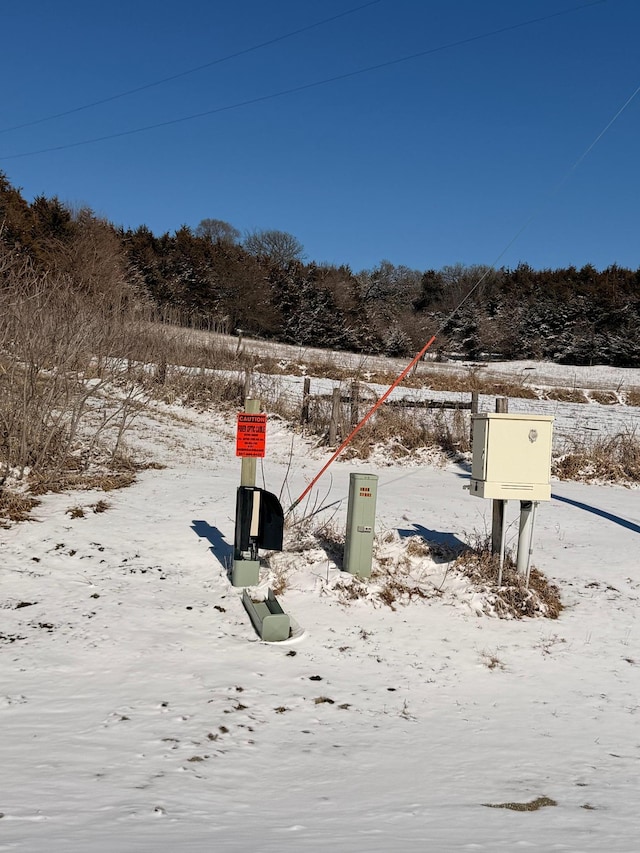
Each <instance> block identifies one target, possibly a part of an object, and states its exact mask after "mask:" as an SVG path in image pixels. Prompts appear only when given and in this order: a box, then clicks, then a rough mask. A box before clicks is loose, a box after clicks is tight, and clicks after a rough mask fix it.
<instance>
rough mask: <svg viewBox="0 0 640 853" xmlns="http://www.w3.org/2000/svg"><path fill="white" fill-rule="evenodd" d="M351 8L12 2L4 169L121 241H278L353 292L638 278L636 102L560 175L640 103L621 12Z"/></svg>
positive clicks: (564, 4) (534, 2) (2, 114)
mask: <svg viewBox="0 0 640 853" xmlns="http://www.w3.org/2000/svg"><path fill="white" fill-rule="evenodd" d="M365 3H366V0H323V2H322V3H316V2H305V0H271V2H269V3H267V2H264V0H244V2H236V3H228V2H225V3H221V2H217V0H192V2H190V3H188V4H187V3H185V4H176V3H171V4H169V3H164V2H157V0H156V2H153V3H152V2H149V0H135V2H131V0H129V2H122V0H115V1H114V2H111V3H109V4H104V3H100V4H98V3H96V2H92V0H83V2H79V1H78V0H58V2H56V3H55V4H53V3H50V2H43V1H42V0H33V2H30V3H28V4H21V3H16V2H14V3H11V4H7V5H6V6H5V8H4V9H3V12H2V20H3V46H2V52H1V54H0V67H1V70H2V80H3V87H2V98H1V101H0V169H1V170H2V171H4V172H5V173H6V174H7V176H8V178H9V180H10V181H11V182H12V183H13V184H14V185H16V186H19V187H21V188H22V191H23V193H24V195H25V196H26V197H27V198H29V199H31V198H33V197H34V196H35V195H37V194H40V193H44V194H45V195H48V196H52V195H57V196H58V197H59V198H60V199H62V200H63V201H66V202H71V203H73V204H87V205H89V206H90V207H92V208H93V209H94V210H95V211H96V212H97V213H99V214H101V215H103V216H106V217H107V218H109V219H110V220H111V221H113V222H115V223H116V224H119V225H124V226H125V227H133V228H135V227H137V226H138V225H141V224H146V225H147V226H149V227H150V228H151V229H152V230H153V231H154V232H155V233H158V234H159V233H163V232H165V231H169V232H172V231H174V230H175V229H177V228H179V227H180V226H181V225H182V224H187V225H190V226H192V227H195V226H196V225H197V224H198V222H199V221H200V220H201V219H203V218H205V217H212V218H216V219H224V220H227V221H228V222H230V223H231V224H233V225H234V226H235V227H236V228H238V229H239V230H240V231H242V232H245V231H247V230H253V229H256V228H275V229H279V230H283V231H289V232H291V233H292V234H294V235H295V236H296V237H297V238H298V239H299V240H300V241H301V242H302V243H303V245H304V247H305V251H306V255H307V258H308V259H309V260H315V261H319V262H329V263H335V264H342V263H344V264H349V265H350V266H351V268H352V269H354V270H356V271H357V270H360V269H364V268H371V267H373V266H374V265H376V264H377V263H379V261H380V260H382V259H388V260H390V261H391V262H393V263H394V264H405V265H407V266H409V267H413V268H416V269H421V270H424V269H427V268H435V269H440V268H442V267H443V266H445V265H448V264H455V263H463V264H476V263H477V264H491V263H493V262H495V261H496V260H497V261H498V265H505V266H509V267H514V266H516V265H517V264H518V263H519V262H526V263H529V264H531V265H532V266H533V267H535V268H537V269H541V268H547V267H551V268H555V267H561V266H567V265H570V264H574V265H576V266H582V265H583V264H586V263H592V264H593V265H594V266H596V267H597V268H599V269H602V268H604V267H607V266H609V265H610V264H613V263H617V264H619V265H621V266H626V267H630V268H632V269H636V268H638V267H640V239H639V238H640V205H639V203H638V200H639V199H640V168H639V161H638V151H640V93H639V94H638V95H637V96H636V97H634V98H633V99H632V100H631V102H630V103H629V104H628V106H627V107H626V108H625V109H624V110H623V111H622V113H621V114H620V115H619V116H618V117H617V119H616V120H615V121H614V123H613V124H612V125H611V126H610V127H609V129H608V130H607V131H606V133H605V134H604V135H603V136H602V137H601V138H600V139H599V140H598V141H597V143H596V144H595V145H594V146H593V148H592V149H591V150H590V151H589V153H588V154H587V156H586V157H584V159H582V160H581V161H580V162H578V161H579V160H580V158H581V155H583V153H584V152H585V151H586V150H587V149H588V148H589V146H590V145H592V143H594V141H595V140H596V139H597V137H598V135H599V134H600V133H601V132H602V131H603V130H604V128H605V127H606V126H607V124H608V123H609V122H610V121H611V119H612V118H613V117H614V116H615V115H616V113H617V112H618V111H619V110H620V108H621V107H622V106H623V105H624V104H625V102H626V101H627V100H628V99H629V98H630V97H631V96H632V95H633V94H634V92H635V90H636V88H637V87H638V86H639V85H640V52H639V51H638V33H639V32H640V3H638V0H604V2H600V3H589V0H584V2H581V0H485V2H478V0H422V2H418V0H378V2H374V3H370V4H368V5H366V6H364V4H365ZM362 6H364V8H359V9H357V7H362ZM349 10H356V11H353V12H351V13H350V14H346V15H345V14H343V13H345V12H348V11H349ZM565 10H571V11H567V12H566V14H560V15H558V14H557V13H560V12H564V11H565ZM334 16H340V17H335V19H334V20H332V21H327V22H325V23H322V24H320V25H319V26H315V27H313V28H311V29H306V30H305V31H304V32H300V33H298V34H297V35H293V36H291V37H288V38H281V37H282V36H285V35H287V34H288V33H291V32H293V31H295V30H301V29H303V28H308V27H310V25H313V24H316V23H319V22H321V21H323V20H325V19H328V18H331V17H334ZM547 16H549V17H547ZM551 16H552V17H551ZM533 19H544V20H537V21H536V22H534V23H528V24H525V22H527V21H532V20H533ZM520 24H525V25H523V26H518V25H520ZM500 30H501V31H502V32H498V31H500ZM485 34H487V35H486V37H484V36H485ZM276 39H277V40H276ZM270 40H276V41H274V42H273V43H272V44H269V45H267V46H264V47H261V48H258V49H255V50H249V51H248V52H244V53H241V52H242V51H247V49H249V48H253V47H256V46H257V45H260V44H262V43H263V42H267V41H270ZM425 51H430V52H429V53H426V54H425V55H423V56H417V57H414V58H412V59H408V60H406V61H402V62H394V61H395V60H398V59H402V58H403V57H407V56H410V55H413V54H416V53H424V52H425ZM231 54H240V55H237V56H235V57H233V58H230V59H224V58H225V57H228V56H230V55H231ZM220 59H221V60H223V61H219V62H216V63H215V64H210V63H213V62H214V61H215V60H220ZM385 63H393V64H387V65H385ZM205 64H209V66H208V67H206V68H204V69H202V70H200V71H197V72H195V73H192V74H185V75H183V76H180V77H177V79H173V80H171V81H169V82H166V83H163V84H161V85H157V86H152V87H150V88H145V89H143V90H142V91H138V92H136V93H134V94H131V95H128V96H126V97H122V98H115V99H113V100H110V101H108V102H107V103H104V104H101V105H98V106H95V107H92V108H89V109H81V110H77V109H76V108H78V107H82V106H84V105H86V104H89V103H92V102H95V101H99V100H102V99H106V98H111V97H112V96H114V95H117V94H119V93H122V92H125V91H128V90H131V89H134V88H138V87H143V86H146V85H147V84H150V83H154V82H156V81H158V80H160V79H161V78H166V77H171V76H174V75H179V74H182V72H185V71H189V70H190V69H193V68H195V67H197V66H201V65H205ZM371 66H383V67H377V68H374V69H373V70H369V71H366V72H364V73H359V74H356V75H353V76H347V77H344V78H343V79H339V80H333V81H332V82H326V83H322V84H321V85H314V86H311V87H309V88H303V89H300V90H299V91H294V92H289V93H288V94H282V95H278V93H281V92H284V91H286V90H291V89H296V88H298V87H305V86H307V85H308V84H314V83H320V82H321V81H326V80H328V79H329V78H334V77H340V76H341V75H351V74H352V72H356V71H360V70H362V69H367V68H371ZM271 95H277V97H265V96H271ZM262 98H265V99H264V100H257V101H255V102H254V103H250V104H245V105H243V106H238V105H239V104H243V102H246V101H252V100H255V99H262ZM69 110H76V111H74V112H72V113H71V114H69V115H65V116H62V117H59V118H56V119H55V120H50V121H40V122H39V123H37V124H30V126H25V127H20V128H17V129H15V128H16V126H17V125H23V124H28V123H31V122H34V121H38V120H40V119H42V118H45V117H48V116H50V115H52V114H57V113H63V112H67V111H69ZM214 110H217V112H212V111H214ZM203 112H209V113H210V114H209V115H204V116H201V117H199V118H194V119H190V120H187V121H180V122H177V123H174V124H170V125H167V126H164V127H159V128H156V129H152V130H146V131H142V132H139V133H134V134H128V135H124V136H120V137H117V138H112V139H104V140H102V141H99V142H92V143H90V144H83V145H76V144H75V143H79V142H83V141H85V140H91V139H95V138H97V137H104V136H111V135H113V134H118V133H122V132H126V131H130V130H135V129H137V128H142V127H145V126H148V125H154V124H159V123H163V122H168V121H172V120H174V119H182V118H185V117H188V116H190V115H193V114H197V113H203ZM12 128H14V129H12ZM69 145H72V146H73V147H64V146H69ZM58 147H59V148H60V150H54V151H47V152H45V153H38V154H30V153H29V152H34V151H41V150H42V149H47V148H58ZM24 154H27V155H28V156H15V155H24ZM576 163H577V166H576ZM574 166H576V167H575V168H573V167H574ZM526 223H529V224H528V225H527V227H526V228H525V229H524V231H522V233H521V234H519V236H517V239H515V240H514V238H516V235H518V233H519V232H520V230H521V229H522V228H523V226H524V225H525V224H526ZM512 241H513V243H512ZM511 243H512V245H510V244H511Z"/></svg>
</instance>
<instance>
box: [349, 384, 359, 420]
mask: <svg viewBox="0 0 640 853" xmlns="http://www.w3.org/2000/svg"><path fill="white" fill-rule="evenodd" d="M359 403H360V383H359V382H357V381H355V382H352V383H351V426H352V427H355V426H357V425H358V423H359V422H360V408H359Z"/></svg>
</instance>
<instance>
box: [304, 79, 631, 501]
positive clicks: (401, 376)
mask: <svg viewBox="0 0 640 853" xmlns="http://www.w3.org/2000/svg"><path fill="white" fill-rule="evenodd" d="M639 92H640V86H638V87H637V88H636V89H635V91H634V92H633V93H632V94H631V95H630V96H629V97H628V98H627V100H626V101H625V102H624V104H623V105H622V106H621V107H620V108H619V109H618V110H617V112H616V113H615V114H614V115H613V117H612V118H611V119H609V121H608V122H607V124H606V125H605V126H604V127H603V129H602V130H601V131H600V133H598V135H597V136H596V137H595V139H594V140H593V141H592V142H591V143H590V144H589V145H588V146H587V147H586V148H585V150H584V151H583V152H582V154H581V155H580V156H579V157H578V159H577V160H576V161H575V162H574V163H573V165H572V166H570V167H569V169H567V171H566V172H565V174H564V175H563V177H562V179H561V180H560V181H559V182H558V183H557V184H556V185H555V187H553V188H552V189H551V191H550V192H549V193H548V195H547V198H546V199H545V203H546V202H548V201H549V200H550V199H551V198H553V196H554V195H556V193H557V192H558V191H559V190H560V189H561V188H562V187H563V186H564V184H565V183H566V182H567V181H568V180H569V178H570V177H571V175H572V174H573V172H574V171H575V170H576V169H577V168H578V166H579V165H580V163H582V161H583V160H584V159H585V157H587V155H588V154H589V153H590V152H591V151H592V150H593V149H594V148H595V146H596V145H597V144H598V142H599V141H600V140H601V139H602V137H603V136H604V135H605V133H606V132H607V131H608V130H609V128H610V127H611V126H612V125H613V124H614V123H615V121H616V120H617V119H618V118H619V117H620V116H621V115H622V113H623V112H624V111H625V110H626V109H627V107H628V106H629V104H630V103H631V102H632V101H633V100H634V98H635V97H636V96H637V94H638V93H639ZM542 208H543V205H542V206H540V207H539V208H538V209H537V210H534V212H533V213H532V214H531V215H530V216H529V218H528V219H526V220H525V222H524V224H523V225H522V226H521V227H520V228H519V229H518V231H517V232H516V233H515V235H514V236H513V237H512V238H511V240H509V242H508V243H507V245H506V246H505V247H504V249H503V250H502V251H501V252H500V254H499V255H498V256H497V257H496V258H495V260H494V261H493V263H492V264H491V266H489V267H487V269H486V270H485V271H484V273H483V274H482V275H481V276H480V278H479V279H478V280H477V281H476V282H475V284H474V285H473V286H472V287H470V288H469V290H468V291H467V293H466V294H465V295H464V296H463V298H462V299H461V300H460V302H458V304H457V305H456V307H455V308H454V309H453V311H451V313H450V314H449V315H448V316H447V317H445V319H444V320H442V321H441V323H440V325H439V326H438V328H437V329H436V331H435V332H434V333H433V335H432V336H431V337H430V338H429V340H428V341H427V343H426V344H425V345H424V346H423V348H422V349H421V350H420V352H418V353H417V354H416V355H415V356H414V357H413V359H412V360H411V361H410V362H409V364H408V365H407V366H406V367H405V368H404V370H403V371H402V372H401V373H400V374H399V375H398V376H397V378H396V379H395V380H394V381H393V382H392V383H391V385H389V387H388V388H387V390H386V391H385V392H384V394H382V396H381V397H379V398H378V399H377V400H376V402H375V403H374V404H373V406H372V407H371V409H369V411H368V412H367V413H366V414H365V416H364V417H363V418H362V420H361V421H360V422H359V423H358V424H356V426H355V427H354V428H353V430H352V431H351V432H350V433H349V435H348V436H347V437H346V438H345V439H344V441H343V442H342V444H341V445H340V446H339V447H338V448H337V449H336V450H335V451H334V452H333V454H332V455H331V457H330V458H329V459H328V461H327V462H326V463H325V464H324V465H323V466H322V468H321V469H320V471H319V472H318V473H317V474H316V476H315V477H314V478H313V479H312V480H311V482H310V483H309V484H308V485H307V487H306V488H305V489H304V491H303V492H302V494H301V495H300V497H299V498H298V499H297V500H295V501H294V502H293V503H292V504H291V506H290V507H289V509H288V510H287V515H289V514H290V513H291V512H292V511H293V510H294V509H295V508H296V507H297V506H298V504H299V503H300V502H301V501H302V500H304V498H305V497H306V496H307V495H308V494H309V492H310V491H311V489H312V488H313V487H314V486H315V484H316V483H317V482H318V480H319V479H320V478H321V477H322V475H323V474H324V473H325V471H326V470H327V469H328V468H329V467H330V465H332V464H333V462H335V460H336V459H337V458H338V456H339V455H340V454H341V453H342V451H343V450H344V449H345V448H346V447H347V445H348V444H349V443H350V442H351V440H352V439H353V438H354V437H355V436H356V434H357V433H358V432H360V430H361V429H362V427H363V426H364V425H365V424H366V423H367V421H368V420H369V419H370V418H371V417H372V416H373V415H374V414H375V412H376V410H377V409H379V408H380V406H381V405H382V404H383V403H384V402H385V400H386V399H387V398H388V397H389V395H390V394H391V392H392V391H393V390H394V389H395V388H397V387H398V385H399V384H400V383H401V382H402V380H403V379H404V378H405V377H406V376H407V375H408V373H409V371H410V370H411V368H412V367H413V366H414V365H416V364H417V363H418V361H420V359H421V358H422V356H423V355H424V354H425V353H426V352H427V350H428V349H429V348H430V347H431V345H432V344H433V343H434V342H435V340H436V339H437V337H438V335H440V333H441V332H443V331H444V329H445V328H446V327H447V324H448V323H449V322H451V320H452V319H453V318H454V317H455V315H456V314H457V313H458V311H459V310H460V309H461V308H462V306H463V305H464V304H465V302H466V301H467V300H468V299H469V298H470V297H471V295H472V294H473V293H474V292H475V291H476V290H477V289H478V287H480V285H481V284H482V282H483V281H484V280H485V278H486V277H487V276H488V275H489V273H490V272H492V271H493V269H494V267H495V266H496V264H497V263H498V261H499V260H500V259H501V258H502V257H503V255H504V254H505V253H506V252H507V251H508V249H509V248H511V246H513V244H514V243H515V242H516V240H517V239H518V237H519V236H520V235H521V234H522V232H523V231H524V230H525V228H527V227H528V226H529V225H530V224H531V222H532V221H533V220H534V219H535V218H536V217H537V216H539V215H540V213H541V211H542Z"/></svg>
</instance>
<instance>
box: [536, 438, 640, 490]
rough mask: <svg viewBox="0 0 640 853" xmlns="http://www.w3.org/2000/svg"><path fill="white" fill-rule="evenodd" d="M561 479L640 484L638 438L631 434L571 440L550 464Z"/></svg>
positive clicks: (639, 447)
mask: <svg viewBox="0 0 640 853" xmlns="http://www.w3.org/2000/svg"><path fill="white" fill-rule="evenodd" d="M552 472H553V474H554V475H555V476H556V477H559V478H560V479H561V480H581V481H582V482H585V483H588V482H593V481H604V482H608V483H619V482H631V483H640V438H639V437H638V436H637V435H636V433H635V432H634V431H629V432H620V433H618V434H617V435H612V436H605V437H603V438H595V439H592V440H590V441H589V440H574V441H573V442H571V444H570V446H569V448H568V450H567V451H566V452H565V453H563V454H562V455H561V456H559V457H558V458H557V459H555V460H554V461H553V463H552Z"/></svg>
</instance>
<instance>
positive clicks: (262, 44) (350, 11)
mask: <svg viewBox="0 0 640 853" xmlns="http://www.w3.org/2000/svg"><path fill="white" fill-rule="evenodd" d="M381 2H382V0H370V2H369V3H363V4H362V5H361V6H355V7H354V8H353V9H347V10H346V12H340V14H338V15H332V16H331V17H330V18H323V19H322V20H321V21H316V23H315V24H308V25H307V26H306V27H300V29H297V30H291V32H289V33H284V34H283V35H281V36H275V38H272V39H268V40H267V41H263V42H260V43H259V44H254V45H253V46H252V47H245V48H243V49H242V50H237V51H236V52H235V53H229V54H227V55H226V56H221V57H219V58H218V59H212V60H211V61H210V62H205V63H204V64H203V65H197V66H196V67H195V68H189V69H187V70H186V71H179V72H178V73H177V74H171V75H170V76H169V77H162V78H160V79H159V80H153V81H152V82H151V83H145V84H144V85H143V86H136V87H135V88H134V89H127V91H126V92H119V93H118V94H116V95H109V96H108V97H106V98H101V99H100V100H98V101H91V102H90V103H88V104H83V105H82V106H80V107H73V108H72V109H70V110H64V112H61V113H54V114H53V115H50V116H44V117H43V118H37V119H34V120H33V121H27V122H24V123H23V124H14V125H13V126H12V127H3V128H0V133H9V131H12V130H21V129H22V128H24V127H33V126H34V125H36V124H43V123H44V122H47V121H53V120H54V119H56V118H62V117H63V116H70V115H73V114H74V113H79V112H82V111H83V110H88V109H91V108H92V107H98V106H101V105H102V104H108V103H110V102H111V101H117V100H119V99H120V98H126V97H127V96H128V95H135V94H136V93H137V92H144V91H145V90H146V89H153V88H154V87H155V86H161V85H162V84H163V83H170V82H171V81H172V80H179V79H180V78H181V77H187V76H188V75H189V74H196V73H197V72H198V71H204V69H205V68H212V67H213V66H214V65H220V64H221V63H222V62H228V61H229V60H230V59H236V58H237V57H239V56H245V55H246V54H247V53H253V52H254V51H256V50H261V49H262V48H263V47H269V46H270V45H272V44H277V43H278V42H281V41H285V40H286V39H289V38H293V36H299V35H301V33H306V32H309V30H313V29H316V28H317V27H322V26H324V25H325V24H330V23H331V22H332V21H337V20H339V19H340V18H345V17H346V16H347V15H352V14H353V13H354V12H360V11H361V10H362V9H367V8H368V7H369V6H375V5H376V4H377V3H381Z"/></svg>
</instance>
